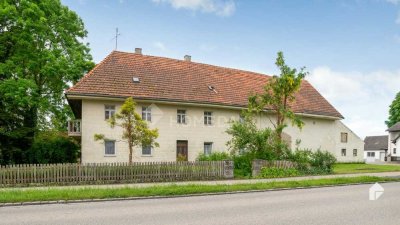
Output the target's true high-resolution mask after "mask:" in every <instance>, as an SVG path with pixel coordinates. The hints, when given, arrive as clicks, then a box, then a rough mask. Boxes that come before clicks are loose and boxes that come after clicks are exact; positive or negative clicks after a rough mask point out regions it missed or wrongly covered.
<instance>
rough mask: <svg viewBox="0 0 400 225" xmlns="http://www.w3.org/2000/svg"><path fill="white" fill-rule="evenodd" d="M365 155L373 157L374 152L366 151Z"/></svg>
mask: <svg viewBox="0 0 400 225" xmlns="http://www.w3.org/2000/svg"><path fill="white" fill-rule="evenodd" d="M367 157H374V158H375V152H367Z"/></svg>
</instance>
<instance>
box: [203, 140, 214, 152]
mask: <svg viewBox="0 0 400 225" xmlns="http://www.w3.org/2000/svg"><path fill="white" fill-rule="evenodd" d="M212 146H213V143H212V142H204V155H210V154H211V153H212Z"/></svg>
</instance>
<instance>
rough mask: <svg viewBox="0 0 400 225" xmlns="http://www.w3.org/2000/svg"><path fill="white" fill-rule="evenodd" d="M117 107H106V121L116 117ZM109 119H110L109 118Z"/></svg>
mask: <svg viewBox="0 0 400 225" xmlns="http://www.w3.org/2000/svg"><path fill="white" fill-rule="evenodd" d="M115 109H116V107H115V105H104V120H109V119H111V117H113V116H114V115H115V112H116V110H115ZM107 117H108V118H107Z"/></svg>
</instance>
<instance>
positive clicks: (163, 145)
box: [82, 100, 364, 163]
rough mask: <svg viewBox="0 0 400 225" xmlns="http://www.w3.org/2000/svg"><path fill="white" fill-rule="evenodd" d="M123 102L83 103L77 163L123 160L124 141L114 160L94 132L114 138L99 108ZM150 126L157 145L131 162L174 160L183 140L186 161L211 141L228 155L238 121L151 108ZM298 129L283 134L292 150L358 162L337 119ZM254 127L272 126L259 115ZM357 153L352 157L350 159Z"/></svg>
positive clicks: (222, 113) (221, 113)
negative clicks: (232, 125)
mask: <svg viewBox="0 0 400 225" xmlns="http://www.w3.org/2000/svg"><path fill="white" fill-rule="evenodd" d="M122 103H123V102H122V101H106V100H82V162H83V163H87V162H127V161H128V146H127V144H126V143H125V142H118V141H117V142H116V154H115V156H105V155H104V143H102V142H101V141H94V134H104V135H105V136H106V137H107V138H109V139H114V140H119V139H120V137H121V133H122V130H121V128H119V127H115V128H114V129H112V128H110V127H109V125H108V124H107V122H106V121H105V119H104V105H116V110H117V111H118V110H119V107H120V106H121V104H122ZM143 105H144V106H149V105H151V103H138V106H137V112H138V113H139V114H141V107H142V106H143ZM151 107H152V122H151V123H150V124H149V126H150V127H151V128H158V129H159V138H158V139H157V142H158V143H159V144H160V147H158V148H155V149H154V150H153V154H152V156H142V155H141V148H136V149H135V151H134V161H175V160H176V141H177V140H187V141H188V159H189V160H195V159H196V157H197V156H198V154H199V153H201V152H203V147H204V142H212V143H213V151H214V152H215V151H227V150H228V148H227V146H226V142H227V141H228V140H229V139H230V136H229V135H228V134H227V133H226V130H227V128H228V127H229V124H228V121H229V120H230V119H239V113H240V111H239V110H235V109H227V108H216V107H211V108H210V107H203V106H201V107H200V106H189V105H173V104H152V105H151ZM177 109H184V110H186V115H187V124H178V123H177V122H176V114H177ZM204 111H211V112H213V125H211V126H209V125H204V123H203V116H204ZM303 121H304V122H305V125H304V127H303V129H302V130H299V129H298V128H295V127H292V126H289V127H287V128H286V129H285V130H284V132H285V133H287V134H289V135H290V136H291V139H292V148H294V147H295V143H296V139H299V140H301V143H300V146H299V147H300V148H308V149H311V150H317V149H321V150H328V151H330V152H332V153H334V154H335V155H336V157H337V158H338V160H339V161H362V160H363V146H364V142H363V141H362V140H361V139H360V138H359V137H357V136H356V135H355V134H354V133H353V132H352V131H351V130H350V129H348V128H347V127H346V126H345V125H344V124H343V123H342V122H341V121H339V120H331V119H321V118H309V117H304V118H303ZM257 123H258V125H259V126H261V127H265V126H271V124H270V121H269V119H268V118H267V116H260V117H259V118H258V119H257ZM341 132H346V133H348V142H347V143H341V142H340V133H341ZM342 148H346V150H347V155H346V156H345V157H342V156H341V149H342ZM353 149H357V156H355V157H354V156H353Z"/></svg>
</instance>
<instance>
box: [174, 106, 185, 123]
mask: <svg viewBox="0 0 400 225" xmlns="http://www.w3.org/2000/svg"><path fill="white" fill-rule="evenodd" d="M176 121H177V122H178V123H183V124H185V123H186V110H182V109H178V111H177V115H176Z"/></svg>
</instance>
